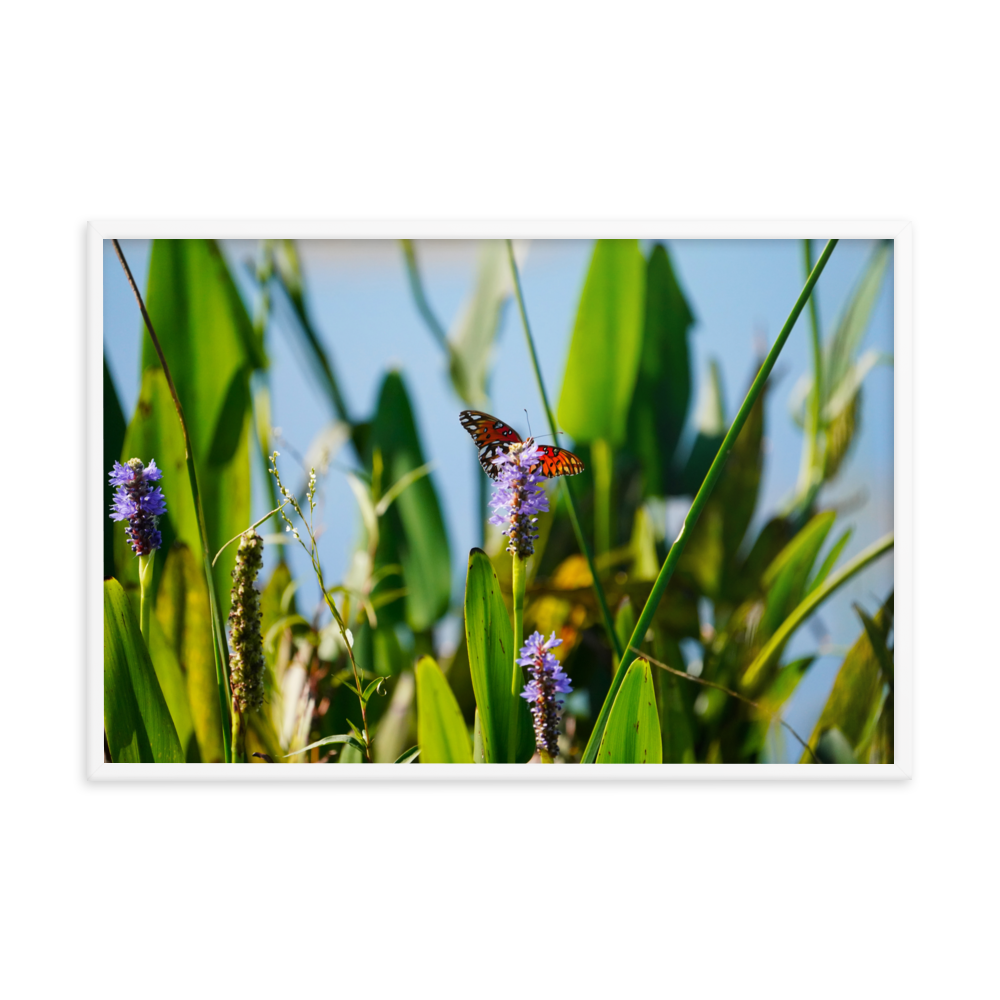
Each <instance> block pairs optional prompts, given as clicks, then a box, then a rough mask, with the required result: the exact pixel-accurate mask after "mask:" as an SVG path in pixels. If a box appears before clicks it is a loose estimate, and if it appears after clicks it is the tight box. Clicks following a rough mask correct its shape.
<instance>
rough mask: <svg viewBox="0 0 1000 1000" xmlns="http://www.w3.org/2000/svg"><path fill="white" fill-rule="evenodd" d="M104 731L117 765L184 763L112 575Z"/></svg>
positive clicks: (107, 589)
mask: <svg viewBox="0 0 1000 1000" xmlns="http://www.w3.org/2000/svg"><path fill="white" fill-rule="evenodd" d="M104 732H105V735H106V736H107V741H108V748H109V749H110V751H111V759H112V760H113V761H114V762H115V763H116V764H117V763H123V762H128V763H138V762H141V763H160V764H165V763H172V764H180V763H183V762H184V754H183V753H182V752H181V744H180V740H179V739H178V738H177V730H176V729H175V728H174V723H173V720H172V719H171V718H170V710H169V709H168V708H167V702H166V700H165V699H164V697H163V692H162V691H161V690H160V685H159V682H158V681H157V679H156V671H155V670H154V669H153V664H152V661H151V660H150V658H149V653H148V652H147V650H146V643H145V642H144V641H143V638H142V633H141V632H140V631H139V623H138V622H137V621H136V619H135V615H134V614H133V613H132V606H131V604H130V603H129V600H128V598H127V597H126V596H125V591H124V590H123V589H122V586H121V584H120V583H119V582H118V581H117V580H115V579H111V580H105V581H104Z"/></svg>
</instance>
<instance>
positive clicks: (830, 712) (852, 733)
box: [802, 594, 893, 763]
mask: <svg viewBox="0 0 1000 1000" xmlns="http://www.w3.org/2000/svg"><path fill="white" fill-rule="evenodd" d="M865 617H867V616H865ZM892 621H893V595H892V594H890V595H889V597H888V598H887V600H886V602H885V604H883V605H882V607H881V608H880V609H879V611H878V613H877V614H876V615H875V618H874V619H870V618H869V619H868V622H865V621H864V618H862V624H863V626H864V628H863V630H862V632H861V635H860V636H859V637H858V640H857V642H855V643H854V645H853V646H852V647H851V648H850V650H848V653H847V656H845V657H844V662H843V663H842V664H841V665H840V670H839V671H838V672H837V677H836V679H835V680H834V682H833V688H832V689H831V691H830V696H829V698H827V701H826V705H824V707H823V711H822V712H821V713H820V717H819V719H818V720H817V722H816V726H815V728H814V729H813V732H812V735H811V736H810V737H809V745H810V746H812V747H815V748H816V750H817V755H819V744H820V741H821V740H822V738H823V737H824V736H825V735H826V734H827V733H828V732H829V731H830V730H837V731H838V732H839V734H840V737H841V738H842V739H843V740H844V741H845V742H846V744H847V747H848V749H852V750H853V753H854V754H855V755H856V756H858V757H859V758H860V759H861V761H862V763H863V762H864V761H865V760H866V759H867V754H866V753H864V751H866V750H867V745H868V744H869V743H870V742H871V739H872V736H873V733H874V731H875V729H876V726H877V724H878V722H879V715H880V713H881V711H882V710H883V707H884V696H885V689H886V686H887V685H891V680H892V676H891V674H887V672H886V666H885V665H886V663H887V659H886V658H887V656H889V655H891V654H889V653H888V647H887V642H888V636H889V631H890V630H891V628H892ZM869 623H870V624H869ZM873 639H874V640H875V642H874V644H873ZM832 739H833V743H832V747H833V749H834V750H836V749H837V747H839V745H840V743H839V740H838V739H837V738H836V737H833V738H832ZM828 744H829V741H828ZM808 757H809V755H808V754H807V753H803V755H802V761H803V762H806V761H807V758H808ZM890 759H891V758H890Z"/></svg>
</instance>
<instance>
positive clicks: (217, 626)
mask: <svg viewBox="0 0 1000 1000" xmlns="http://www.w3.org/2000/svg"><path fill="white" fill-rule="evenodd" d="M111 243H112V245H113V246H114V248H115V253H116V254H117V255H118V260H119V261H120V262H121V265H122V268H123V270H124V271H125V277H126V278H128V283H129V285H130V286H131V288H132V294H133V295H134V296H135V299H136V301H137V302H138V303H139V312H141V313H142V319H143V322H144V323H145V324H146V331H147V332H148V333H149V339H150V340H151V341H152V342H153V347H154V348H155V349H156V356H157V357H158V358H159V359H160V367H161V368H162V369H163V376H164V378H165V379H166V380H167V387H168V388H169V389H170V396H171V398H172V399H173V401H174V409H175V410H176V411H177V420H178V422H179V423H180V425H181V434H182V436H183V438H184V458H185V460H186V463H187V473H188V482H189V483H190V484H191V497H192V499H193V500H194V509H195V511H196V513H197V515H198V535H199V537H200V538H201V553H202V561H203V562H204V565H205V580H206V583H207V585H208V604H209V609H210V611H211V614H212V632H213V634H214V637H215V642H213V643H212V649H213V651H214V653H215V680H216V685H217V687H218V690H219V722H220V725H221V726H222V746H223V751H224V753H223V759H224V760H226V761H227V762H228V761H229V760H231V757H232V753H231V746H232V744H231V742H230V731H229V679H228V677H227V675H226V671H227V669H228V667H229V646H228V644H227V643H226V633H225V631H224V630H223V628H222V616H221V615H220V614H219V602H218V599H217V598H216V596H215V582H214V581H213V579H212V556H211V553H209V551H208V530H207V529H206V527H205V510H204V508H203V507H202V505H201V490H200V489H199V488H198V471H197V469H195V466H194V451H193V450H192V448H191V435H190V434H188V427H187V421H186V420H185V419H184V410H183V409H182V408H181V401H180V397H179V396H178V395H177V387H176V386H175V385H174V380H173V377H172V376H171V374H170V368H169V366H168V365H167V359H166V357H164V354H163V348H162V347H161V346H160V340H159V338H158V337H157V336H156V331H155V330H154V329H153V321H152V320H151V319H150V318H149V313H148V312H146V303H145V302H143V301H142V295H141V294H140V293H139V286H138V285H136V283H135V278H133V277H132V271H131V269H130V268H129V266H128V262H127V261H126V260H125V255H124V254H123V253H122V248H121V247H120V246H119V245H118V240H114V239H113V240H112V241H111Z"/></svg>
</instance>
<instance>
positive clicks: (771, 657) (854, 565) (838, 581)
mask: <svg viewBox="0 0 1000 1000" xmlns="http://www.w3.org/2000/svg"><path fill="white" fill-rule="evenodd" d="M893 544H894V539H893V534H892V532H890V533H889V534H888V535H884V536H883V537H882V538H880V539H879V540H878V541H876V542H873V543H872V544H871V545H869V546H868V548H866V549H865V550H864V551H863V552H859V553H858V554H857V555H856V556H855V557H854V558H853V559H851V560H849V561H848V562H846V563H845V564H844V565H843V566H841V567H840V569H838V570H837V572H836V573H834V574H833V575H832V576H831V577H830V578H829V579H828V580H827V581H826V582H825V583H823V584H822V585H821V586H819V587H817V588H816V589H815V590H814V591H813V592H812V593H810V594H808V595H807V596H806V597H805V598H804V599H803V600H802V601H801V602H800V603H799V605H798V606H797V607H796V608H795V610H794V611H792V612H791V614H789V615H788V617H787V618H785V620H784V621H783V622H782V623H781V625H780V627H779V628H778V629H777V630H776V631H775V632H774V634H773V635H772V636H771V638H770V639H768V640H767V643H766V644H765V645H764V648H763V649H762V650H761V651H760V652H759V653H758V654H757V657H756V659H754V661H753V663H751V664H750V666H749V667H747V669H746V671H745V673H744V674H743V677H742V678H741V679H740V684H741V686H742V687H744V688H752V687H753V686H754V685H755V684H756V683H757V681H758V680H759V678H760V677H761V676H763V674H764V673H765V672H767V671H769V670H770V669H771V667H772V666H773V665H774V664H775V663H776V662H777V660H778V658H779V657H780V655H781V651H782V650H783V649H784V648H785V643H786V642H788V640H789V639H790V638H791V637H792V635H793V634H794V633H795V631H796V629H798V628H799V626H800V625H802V623H803V622H805V621H806V620H807V619H808V618H809V617H810V616H811V615H812V614H813V613H814V612H815V611H816V609H817V608H818V607H819V606H820V605H821V604H822V603H823V602H824V601H825V600H826V599H827V598H828V597H830V596H831V595H833V594H835V593H836V592H837V591H838V590H839V589H840V588H841V587H842V586H843V585H844V584H845V583H846V582H847V581H848V580H850V579H851V578H852V577H853V576H855V575H856V574H857V573H860V572H861V570H863V569H864V568H865V567H866V566H868V565H869V563H872V562H874V561H875V560H876V559H878V558H879V556H881V555H884V554H885V553H886V552H888V551H889V550H890V549H892V547H893Z"/></svg>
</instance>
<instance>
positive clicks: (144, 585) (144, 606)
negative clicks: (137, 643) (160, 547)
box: [139, 549, 156, 648]
mask: <svg viewBox="0 0 1000 1000" xmlns="http://www.w3.org/2000/svg"><path fill="white" fill-rule="evenodd" d="M155 556H156V550H155V549H154V550H153V551H152V552H150V553H149V555H148V556H139V631H140V632H142V637H143V639H145V640H146V647H147V648H148V647H149V644H150V642H151V640H150V638H149V612H150V610H151V608H152V606H153V559H154V558H155Z"/></svg>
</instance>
